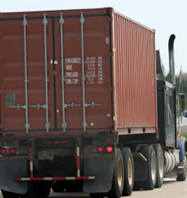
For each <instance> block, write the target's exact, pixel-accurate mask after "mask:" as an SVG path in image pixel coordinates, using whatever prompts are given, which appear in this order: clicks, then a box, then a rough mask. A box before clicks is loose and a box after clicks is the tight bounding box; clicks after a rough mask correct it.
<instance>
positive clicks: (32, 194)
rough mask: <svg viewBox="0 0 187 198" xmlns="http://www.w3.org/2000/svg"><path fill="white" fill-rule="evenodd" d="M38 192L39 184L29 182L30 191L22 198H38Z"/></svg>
mask: <svg viewBox="0 0 187 198" xmlns="http://www.w3.org/2000/svg"><path fill="white" fill-rule="evenodd" d="M37 191H38V183H37V182H32V181H30V182H28V191H27V193H25V194H23V195H22V194H21V195H20V197H21V198H36V195H37Z"/></svg>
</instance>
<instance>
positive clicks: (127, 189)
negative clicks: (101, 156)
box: [121, 147, 134, 196]
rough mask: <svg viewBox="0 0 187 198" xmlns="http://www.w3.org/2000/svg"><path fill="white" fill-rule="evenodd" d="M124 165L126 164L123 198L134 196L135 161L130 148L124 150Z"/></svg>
mask: <svg viewBox="0 0 187 198" xmlns="http://www.w3.org/2000/svg"><path fill="white" fill-rule="evenodd" d="M121 152H122V156H123V163H124V189H123V193H122V195H123V196H129V195H131V194H132V190H133V187H134V160H133V156H132V152H131V150H130V148H126V147H125V148H123V149H122V151H121Z"/></svg>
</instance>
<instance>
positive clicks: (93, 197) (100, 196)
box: [90, 193, 105, 198]
mask: <svg viewBox="0 0 187 198" xmlns="http://www.w3.org/2000/svg"><path fill="white" fill-rule="evenodd" d="M90 197H91V198H104V197H105V194H104V193H90Z"/></svg>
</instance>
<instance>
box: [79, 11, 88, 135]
mask: <svg viewBox="0 0 187 198" xmlns="http://www.w3.org/2000/svg"><path fill="white" fill-rule="evenodd" d="M80 23H81V49H82V50H81V52H82V96H83V97H82V98H83V122H82V127H83V132H86V127H87V122H86V111H85V80H86V78H85V76H84V35H83V25H84V23H85V19H84V16H83V12H81V17H80Z"/></svg>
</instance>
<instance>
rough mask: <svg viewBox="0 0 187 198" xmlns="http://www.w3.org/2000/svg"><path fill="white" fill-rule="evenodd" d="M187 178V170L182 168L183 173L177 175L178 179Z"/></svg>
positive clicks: (183, 179)
mask: <svg viewBox="0 0 187 198" xmlns="http://www.w3.org/2000/svg"><path fill="white" fill-rule="evenodd" d="M185 180H186V171H185V169H182V173H180V174H178V175H177V181H185Z"/></svg>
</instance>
